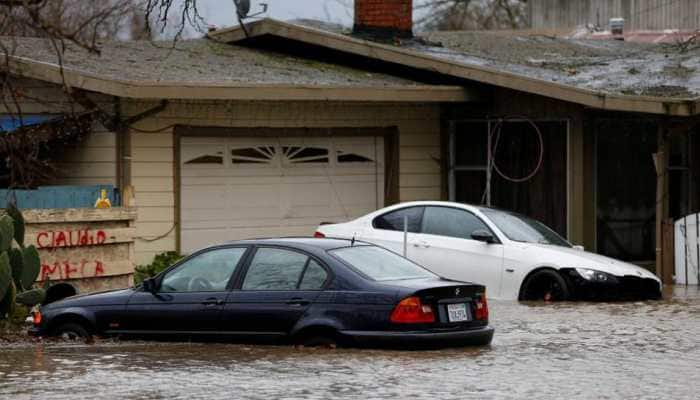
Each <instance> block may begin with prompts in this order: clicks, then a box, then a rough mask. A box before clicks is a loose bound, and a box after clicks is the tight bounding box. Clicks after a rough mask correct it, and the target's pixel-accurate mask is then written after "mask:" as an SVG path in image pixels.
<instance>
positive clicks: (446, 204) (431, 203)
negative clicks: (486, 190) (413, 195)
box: [377, 200, 483, 211]
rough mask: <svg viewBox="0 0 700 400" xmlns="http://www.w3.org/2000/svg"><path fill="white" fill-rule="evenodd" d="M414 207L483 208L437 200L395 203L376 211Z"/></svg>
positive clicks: (472, 209) (473, 209)
mask: <svg viewBox="0 0 700 400" xmlns="http://www.w3.org/2000/svg"><path fill="white" fill-rule="evenodd" d="M416 206H424V207H425V206H442V207H457V208H463V209H465V210H471V211H475V210H481V209H482V208H483V206H478V205H474V204H467V203H457V202H454V201H437V200H421V201H407V202H403V203H397V204H394V205H393V206H389V207H385V208H383V209H381V210H377V211H387V209H392V210H394V209H399V208H406V207H416Z"/></svg>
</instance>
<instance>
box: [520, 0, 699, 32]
mask: <svg viewBox="0 0 700 400" xmlns="http://www.w3.org/2000/svg"><path fill="white" fill-rule="evenodd" d="M528 11H529V16H530V25H531V28H535V29H571V28H575V27H577V26H583V25H586V24H593V25H598V26H600V27H601V28H603V29H608V23H609V21H610V18H624V19H625V30H626V31H640V30H655V31H658V30H665V29H680V30H696V29H700V1H698V0H529V1H528Z"/></svg>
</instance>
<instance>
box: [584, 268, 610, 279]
mask: <svg viewBox="0 0 700 400" xmlns="http://www.w3.org/2000/svg"><path fill="white" fill-rule="evenodd" d="M576 272H577V273H578V274H579V275H580V276H581V278H583V279H585V280H587V281H590V282H610V281H615V280H616V279H615V277H614V276H612V275H610V274H608V273H607V272H601V271H597V270H595V269H589V268H576Z"/></svg>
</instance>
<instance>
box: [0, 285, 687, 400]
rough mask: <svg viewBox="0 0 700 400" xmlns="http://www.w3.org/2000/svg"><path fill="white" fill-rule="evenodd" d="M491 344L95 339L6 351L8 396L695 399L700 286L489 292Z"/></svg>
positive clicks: (2, 361)
mask: <svg viewBox="0 0 700 400" xmlns="http://www.w3.org/2000/svg"><path fill="white" fill-rule="evenodd" d="M490 306H491V319H492V323H493V325H494V326H495V327H496V336H495V338H494V341H493V344H492V345H491V346H490V347H487V348H476V349H474V348H472V349H450V350H442V351H420V352H407V351H403V352H402V351H379V350H353V349H336V350H328V349H294V348H291V347H266V346H242V345H226V344H194V343H193V344H187V343H185V344H182V343H147V342H109V341H107V342H104V341H103V342H98V343H97V344H92V345H84V344H68V343H46V344H17V345H5V346H4V347H3V348H2V349H0V399H13V400H21V399H42V398H47V399H48V398H50V399H79V398H91V399H145V398H151V399H161V398H169V399H170V398H178V399H179V398H181V399H197V398H206V399H234V398H241V399H244V398H250V399H275V398H290V399H328V398H334V399H345V398H347V399H375V398H376V399H398V398H409V397H410V398H425V399H477V398H479V399H523V398H531V399H555V398H556V399H560V398H561V399H661V398H665V399H698V398H700V291H698V290H697V289H692V290H685V289H683V288H676V289H675V291H674V294H673V296H670V298H669V299H667V300H664V301H658V302H637V303H617V304H592V303H583V304H582V303H578V304H577V303H561V304H549V305H545V304H521V303H515V302H497V301H492V302H491V304H490Z"/></svg>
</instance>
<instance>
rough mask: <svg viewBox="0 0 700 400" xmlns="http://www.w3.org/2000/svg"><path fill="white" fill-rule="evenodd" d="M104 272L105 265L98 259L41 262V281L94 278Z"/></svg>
mask: <svg viewBox="0 0 700 400" xmlns="http://www.w3.org/2000/svg"><path fill="white" fill-rule="evenodd" d="M104 273H105V265H104V263H103V262H102V261H99V260H85V259H83V260H81V261H77V262H76V261H69V260H66V261H56V262H54V263H53V264H43V263H42V264H41V278H40V280H41V281H45V280H46V279H47V278H50V279H51V280H62V279H74V278H94V277H98V276H102V275H104Z"/></svg>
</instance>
